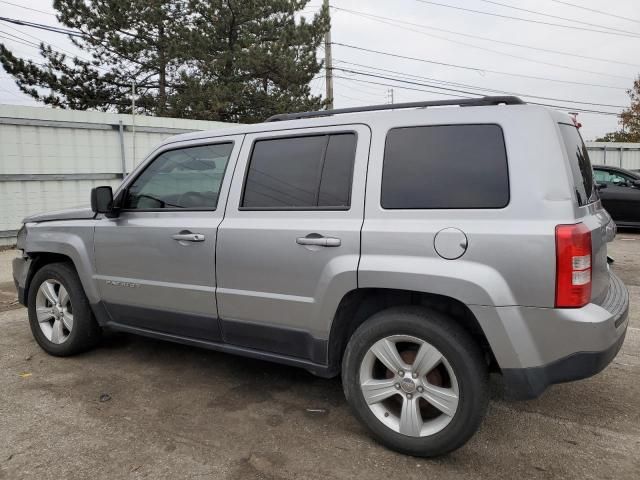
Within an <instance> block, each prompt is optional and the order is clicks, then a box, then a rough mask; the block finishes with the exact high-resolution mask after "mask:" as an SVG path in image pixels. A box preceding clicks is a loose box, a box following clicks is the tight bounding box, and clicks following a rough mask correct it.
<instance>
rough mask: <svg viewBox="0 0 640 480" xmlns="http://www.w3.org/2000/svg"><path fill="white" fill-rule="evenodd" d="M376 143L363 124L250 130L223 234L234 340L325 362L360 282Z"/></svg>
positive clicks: (220, 259) (221, 264) (221, 304)
mask: <svg viewBox="0 0 640 480" xmlns="http://www.w3.org/2000/svg"><path fill="white" fill-rule="evenodd" d="M369 141H370V132H369V129H368V127H366V126H363V125H347V126H336V127H327V128H309V129H300V130H295V131H288V132H286V131H285V132H268V133H259V134H252V135H247V136H246V138H245V141H244V145H243V148H242V152H241V154H240V158H239V161H238V166H237V168H236V172H235V174H234V179H233V184H232V187H231V191H230V194H229V202H228V205H227V209H226V214H225V219H224V221H223V222H222V224H221V225H220V230H219V234H218V247H217V248H218V249H217V252H218V256H217V260H216V269H217V279H218V289H217V298H218V308H219V311H220V317H221V322H222V323H221V324H222V330H223V336H224V340H225V341H226V342H229V343H232V344H235V345H240V346H244V347H250V348H256V349H259V350H263V351H268V352H272V353H278V354H283V355H288V356H294V357H299V358H304V359H309V360H312V361H314V362H317V363H323V362H325V361H326V339H327V338H328V332H329V328H330V322H331V320H332V319H333V315H334V313H335V310H336V308H337V306H338V303H339V302H340V300H341V299H342V297H343V296H344V295H345V294H346V293H347V292H348V291H350V290H353V289H355V288H357V267H358V259H359V256H360V229H361V226H362V221H363V215H364V187H365V177H366V165H367V160H368V151H369Z"/></svg>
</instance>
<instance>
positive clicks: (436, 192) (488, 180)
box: [381, 125, 509, 209]
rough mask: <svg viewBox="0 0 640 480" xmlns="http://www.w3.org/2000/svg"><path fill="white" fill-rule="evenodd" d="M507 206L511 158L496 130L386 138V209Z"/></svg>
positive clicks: (415, 132)
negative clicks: (508, 157) (508, 159)
mask: <svg viewBox="0 0 640 480" xmlns="http://www.w3.org/2000/svg"><path fill="white" fill-rule="evenodd" d="M508 203H509V174H508V169H507V153H506V150H505V146H504V137H503V134H502V129H501V128H500V127H499V126H498V125H434V126H424V127H403V128H394V129H392V130H390V131H389V133H388V134H387V139H386V144H385V152H384V160H383V170H382V191H381V204H382V207H383V208H386V209H456V208H503V207H505V206H506V205H507V204H508Z"/></svg>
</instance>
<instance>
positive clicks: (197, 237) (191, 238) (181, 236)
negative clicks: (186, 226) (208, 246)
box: [171, 233, 204, 242]
mask: <svg viewBox="0 0 640 480" xmlns="http://www.w3.org/2000/svg"><path fill="white" fill-rule="evenodd" d="M171 238H173V239H174V240H177V241H179V242H204V235H203V234H202V233H176V234H174V235H171Z"/></svg>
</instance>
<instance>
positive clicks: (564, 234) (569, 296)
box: [556, 223, 591, 308]
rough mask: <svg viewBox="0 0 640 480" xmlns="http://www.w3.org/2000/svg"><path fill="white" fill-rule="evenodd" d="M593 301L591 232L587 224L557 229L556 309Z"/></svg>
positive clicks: (560, 226)
mask: <svg viewBox="0 0 640 480" xmlns="http://www.w3.org/2000/svg"><path fill="white" fill-rule="evenodd" d="M590 298H591V231H590V230H589V228H587V226H586V225H585V224H584V223H578V224H575V225H558V226H557V227H556V307H558V308H572V307H573V308H575V307H583V306H585V305H586V304H587V303H589V299H590Z"/></svg>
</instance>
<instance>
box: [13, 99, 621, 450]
mask: <svg viewBox="0 0 640 480" xmlns="http://www.w3.org/2000/svg"><path fill="white" fill-rule="evenodd" d="M436 107H437V108H436ZM391 109H393V110H391ZM384 110H387V111H384ZM91 203H92V209H84V210H72V211H63V212H57V213H52V214H44V215H35V216H32V217H29V218H27V219H25V225H24V227H23V228H22V229H21V231H20V233H19V239H18V248H19V249H20V250H22V252H23V254H22V256H21V257H20V258H16V259H15V261H14V264H13V269H14V278H15V283H16V285H17V288H18V291H19V298H20V302H21V303H23V304H24V305H26V306H28V309H29V321H30V325H31V330H32V332H33V335H34V337H35V339H36V341H37V342H38V343H39V344H40V346H41V347H42V348H43V349H44V350H46V351H47V352H49V353H50V354H52V355H60V356H64V355H71V354H74V353H77V352H80V351H82V350H86V349H87V348H89V347H92V346H94V345H96V343H97V341H98V340H99V338H100V334H101V332H102V330H103V329H112V330H119V331H124V332H130V333H137V334H141V335H146V336H150V337H155V338H160V339H166V340H171V341H175V342H181V343H186V344H191V345H194V346H199V347H204V348H210V349H214V350H220V351H223V352H229V353H234V354H240V355H246V356H249V357H253V358H259V359H264V360H271V361H274V362H280V363H284V364H288V365H294V366H299V367H302V368H305V369H307V370H309V371H310V372H313V373H314V374H316V375H320V376H322V377H334V376H337V375H340V374H341V375H342V383H343V385H344V392H345V396H346V398H347V400H348V402H349V404H350V405H351V407H352V408H353V412H354V414H355V415H356V416H357V417H358V418H359V419H360V420H361V421H362V422H363V423H364V425H366V426H367V427H368V428H369V430H370V431H371V433H372V434H373V435H374V436H375V438H377V439H378V440H379V441H381V442H382V443H383V444H384V445H387V446H388V447H390V448H392V449H395V450H398V451H400V452H404V453H408V454H411V455H419V456H433V455H439V454H444V453H447V452H450V451H452V450H454V449H456V448H458V447H460V446H461V445H463V444H464V443H465V442H466V441H467V440H468V439H469V438H470V437H471V436H472V435H473V433H474V432H475V431H476V430H477V429H478V427H479V425H480V423H481V421H482V418H483V416H484V415H485V412H486V409H487V404H488V399H489V389H488V378H489V373H490V372H497V373H499V374H501V375H502V377H503V379H504V381H503V383H504V385H505V387H506V393H507V395H509V396H510V397H512V398H520V399H527V398H533V397H536V396H538V395H540V394H541V393H542V392H543V391H544V390H545V389H546V388H547V387H548V386H549V385H550V384H554V383H559V382H566V381H571V380H576V379H580V378H585V377H588V376H590V375H594V374H595V373H597V372H599V371H601V370H602V369H603V368H604V367H605V366H606V365H607V364H608V363H609V362H610V361H611V360H612V359H613V357H614V356H615V355H616V353H617V352H618V350H619V349H620V347H621V345H622V342H623V340H624V337H625V331H626V328H627V323H628V321H627V311H628V304H629V300H628V293H627V290H626V288H625V286H624V285H623V283H622V282H621V281H620V280H619V279H618V278H617V277H616V276H615V275H614V274H613V273H612V272H610V271H609V268H608V264H607V242H608V241H610V240H612V239H613V237H614V235H615V226H614V224H613V223H612V221H611V218H610V217H609V215H608V214H607V212H606V211H605V210H604V209H603V208H602V206H601V202H600V200H599V198H598V192H597V188H596V186H595V184H594V180H593V175H592V170H591V165H590V163H589V157H588V154H587V151H586V149H585V147H584V145H583V142H582V139H581V137H580V134H579V133H578V129H577V128H576V126H575V124H574V122H573V121H572V118H571V117H569V116H568V115H565V114H561V113H558V112H554V111H550V110H548V109H545V108H542V107H538V106H533V105H526V104H523V102H522V101H521V100H519V99H517V98H513V97H485V98H482V99H469V100H462V101H455V102H453V101H440V102H420V103H413V104H399V105H392V106H389V105H386V106H377V107H365V108H361V109H343V110H333V111H321V112H307V113H301V114H288V115H280V116H277V117H272V118H270V119H269V120H268V121H267V122H265V123H261V124H257V125H246V126H237V127H234V128H231V129H229V130H225V131H213V132H198V133H191V134H185V135H179V136H176V137H173V138H170V139H168V140H167V141H166V142H164V143H163V144H162V145H161V146H159V147H158V148H157V149H155V150H154V151H153V152H152V153H151V154H150V155H149V157H148V158H147V159H146V160H145V161H144V162H143V163H142V164H141V165H140V166H139V167H138V168H137V169H136V170H135V171H134V172H132V173H131V174H130V175H129V176H128V177H127V178H126V179H125V180H124V182H123V183H122V185H121V186H120V187H119V188H118V189H117V190H116V191H115V193H112V191H111V188H110V187H97V188H95V189H94V190H93V191H92V196H91Z"/></svg>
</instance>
